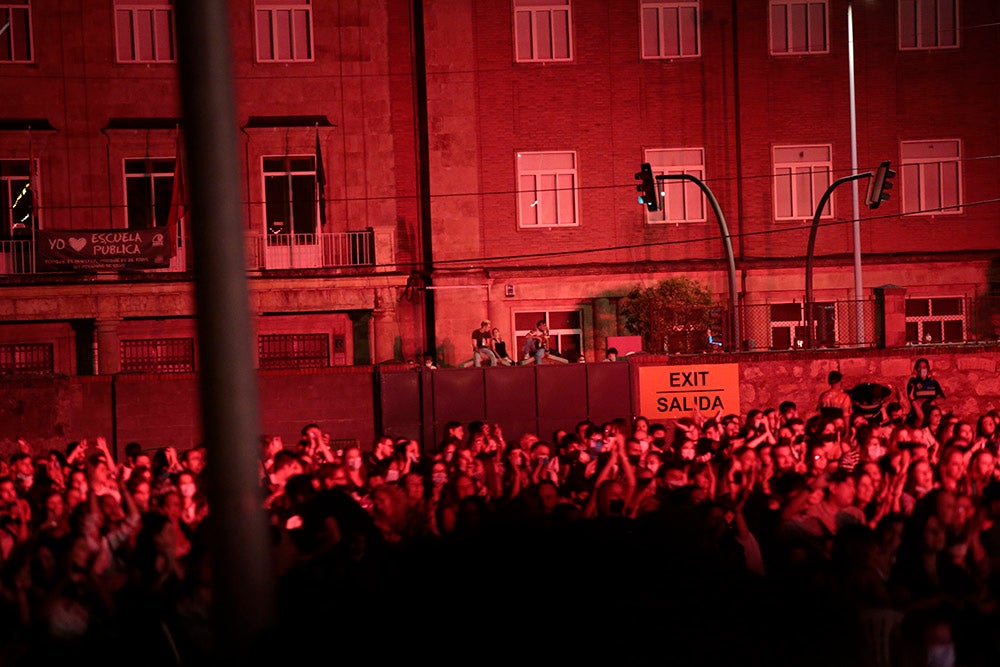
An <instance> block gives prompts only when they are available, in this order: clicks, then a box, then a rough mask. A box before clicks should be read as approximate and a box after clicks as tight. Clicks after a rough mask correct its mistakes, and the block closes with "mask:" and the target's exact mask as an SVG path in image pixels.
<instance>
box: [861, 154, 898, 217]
mask: <svg viewBox="0 0 1000 667" xmlns="http://www.w3.org/2000/svg"><path fill="white" fill-rule="evenodd" d="M889 164H890V163H889V160H886V161H885V162H883V163H882V164H880V165H879V166H878V169H877V170H875V175H874V176H873V177H872V180H870V181H869V182H868V196H867V197H866V199H865V201H866V203H867V204H868V206H869V207H870V208H878V207H879V205H880V204H881V203H882V202H884V201H887V200H888V199H889V190H892V179H893V178H895V177H896V172H894V171H893V170H892V169H890V168H889Z"/></svg>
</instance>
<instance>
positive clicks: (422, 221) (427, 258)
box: [412, 0, 437, 358]
mask: <svg viewBox="0 0 1000 667" xmlns="http://www.w3.org/2000/svg"><path fill="white" fill-rule="evenodd" d="M412 21H413V23H412V31H413V39H412V41H413V53H412V59H413V60H412V63H413V108H414V110H415V112H416V113H415V114H414V122H415V124H416V127H415V128H414V132H415V134H416V142H415V143H416V155H415V157H416V160H417V201H418V203H419V205H420V210H419V213H418V222H419V229H420V233H419V235H418V236H419V238H418V245H419V246H420V272H421V275H422V281H421V282H420V283H418V284H421V283H422V284H423V286H424V287H427V288H428V289H423V290H419V292H418V293H419V294H421V298H422V301H423V307H424V354H433V355H435V358H436V357H437V334H436V331H435V327H434V319H435V316H434V290H432V289H429V288H430V287H431V285H432V283H433V272H434V247H433V239H434V236H433V229H432V226H431V196H430V193H431V173H430V151H429V148H428V130H427V64H426V45H425V43H424V3H423V0H413V15H412Z"/></svg>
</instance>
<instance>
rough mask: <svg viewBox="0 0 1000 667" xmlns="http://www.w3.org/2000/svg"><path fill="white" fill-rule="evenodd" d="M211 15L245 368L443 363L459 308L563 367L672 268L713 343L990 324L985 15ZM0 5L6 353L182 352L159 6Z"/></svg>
mask: <svg viewBox="0 0 1000 667" xmlns="http://www.w3.org/2000/svg"><path fill="white" fill-rule="evenodd" d="M849 14H850V17H851V21H850V24H851V26H852V27H853V33H852V34H849V21H848V16H849ZM229 20H230V39H231V43H232V61H233V85H234V90H235V96H236V108H237V115H238V118H237V119H236V122H237V125H238V127H239V136H238V137H235V138H234V140H235V141H238V142H239V147H240V151H241V153H242V165H241V169H242V173H241V174H240V177H241V182H242V183H243V189H244V191H243V195H242V196H243V204H244V205H243V209H244V211H245V221H244V222H245V233H246V256H247V271H248V274H247V275H248V279H249V286H250V295H251V311H252V314H253V316H254V325H255V329H256V331H255V334H256V336H257V349H258V364H259V367H260V368H262V369H265V368H266V369H282V368H303V367H322V366H336V365H355V364H370V363H379V362H382V361H387V360H391V359H395V360H410V359H415V358H418V357H420V356H422V355H424V354H431V355H433V356H434V357H435V358H436V360H437V361H438V363H439V364H441V365H449V366H457V365H462V364H466V363H469V361H470V358H471V337H470V334H471V332H472V330H473V329H474V328H476V327H477V325H478V324H479V322H480V321H481V320H484V319H489V320H491V321H492V323H493V325H495V326H497V327H498V328H500V330H501V332H502V334H503V336H504V337H505V339H506V340H507V341H508V347H509V348H513V349H514V352H515V353H516V352H517V351H518V350H519V349H520V345H521V341H522V340H523V337H524V335H525V334H526V333H527V331H528V330H530V329H531V328H532V327H533V326H534V325H535V323H536V322H537V321H538V320H540V319H544V320H545V321H546V322H547V323H548V325H549V329H550V332H551V345H552V349H553V351H555V352H557V353H558V355H559V357H558V358H562V359H565V360H569V361H576V360H577V359H578V358H580V357H581V356H582V357H583V358H584V359H587V360H590V361H594V360H599V359H601V358H603V352H604V349H605V346H606V345H607V341H608V339H609V337H614V336H622V335H627V334H629V333H630V332H629V331H628V330H627V329H626V328H625V326H624V323H623V318H622V316H621V310H620V308H621V305H622V302H623V299H624V298H625V297H626V296H627V295H628V294H629V292H630V291H632V290H633V289H636V288H641V287H649V286H653V285H656V284H657V283H659V282H660V281H662V280H665V279H667V278H674V277H679V276H683V277H687V278H689V279H691V280H693V281H695V282H697V283H699V284H700V285H702V286H704V287H705V288H706V289H708V290H709V291H710V292H711V293H712V294H713V295H715V297H716V298H717V301H718V309H717V310H718V312H719V313H720V314H721V315H720V317H721V318H722V319H723V320H724V321H725V322H726V326H725V327H724V328H725V331H726V334H728V337H729V338H730V340H726V341H725V345H726V347H727V349H730V350H738V349H740V350H749V349H788V348H795V347H796V346H799V345H801V344H802V342H803V338H804V337H806V338H807V342H808V345H809V346H823V347H833V346H837V347H843V346H870V345H874V344H876V342H878V341H879V331H878V328H879V325H878V322H879V318H878V315H877V308H878V302H877V296H878V295H879V294H881V293H882V292H881V291H880V290H881V288H883V287H887V286H888V287H890V288H891V290H892V291H893V293H894V294H896V295H897V296H898V294H899V290H900V289H901V290H902V296H901V297H900V298H901V299H902V300H903V303H904V307H903V310H904V313H903V316H904V319H905V335H904V336H903V337H902V338H901V339H900V340H898V341H892V342H893V343H899V344H928V343H933V344H939V343H942V342H954V343H961V342H969V341H977V340H978V341H981V340H983V339H991V338H994V339H995V338H996V330H995V329H993V328H991V326H990V324H989V322H988V316H989V314H990V312H991V311H990V305H991V304H992V303H995V301H996V299H995V298H994V297H995V296H996V291H997V290H998V289H1000V287H998V285H997V282H998V280H1000V279H998V278H997V269H998V255H1000V253H998V248H1000V224H998V223H1000V204H998V201H997V200H998V195H1000V169H998V168H997V167H998V160H1000V158H998V156H1000V131H998V126H997V118H1000V98H998V96H997V95H996V94H995V90H996V89H997V85H998V84H1000V81H998V79H1000V75H998V74H997V71H996V68H995V67H993V66H992V65H987V63H993V62H996V60H997V57H998V56H1000V39H998V34H997V33H998V28H997V25H998V23H1000V9H998V8H997V6H996V5H995V3H976V2H971V1H963V0H880V1H875V2H864V3H861V2H858V3H849V2H848V1H847V0H809V1H805V0H753V1H750V2H739V3H735V2H723V1H715V0H693V1H692V0H687V1H674V0H621V1H619V0H615V1H611V0H509V1H508V0H503V1H496V2H484V1H482V0H371V1H368V0H330V1H324V2H317V1H313V0H297V1H294V2H289V1H285V2H280V3H279V2H273V1H272V0H235V1H233V2H230V3H229ZM0 21H5V22H6V24H7V26H8V28H7V30H6V31H4V32H3V34H2V35H0V81H2V82H3V84H4V86H5V89H6V90H7V91H10V92H9V94H8V96H7V99H6V100H5V105H4V107H3V109H2V111H0V171H2V173H0V178H2V185H3V188H2V195H0V196H2V197H3V201H2V202H0V203H2V204H3V211H4V216H5V217H4V219H3V225H2V230H0V296H2V298H0V372H3V373H14V374H19V373H29V374H30V373H38V374H46V373H62V374H69V375H88V374H108V373H120V372H159V373H163V372H175V371H176V372H187V371H197V370H198V367H197V363H198V362H197V353H198V350H197V338H196V335H195V327H194V320H195V317H196V313H195V305H194V299H193V284H194V283H193V281H194V275H193V272H192V268H193V267H192V256H191V243H190V236H191V226H192V225H198V224H199V221H198V220H196V219H193V217H192V216H191V215H190V214H189V213H188V212H187V210H186V207H185V201H186V199H185V196H184V192H185V188H184V187H183V186H184V178H183V173H184V159H183V149H182V148H181V147H182V145H183V139H184V132H183V119H182V118H181V113H180V89H179V81H178V73H177V62H176V61H177V49H178V48H183V41H182V40H179V39H178V34H180V35H183V30H182V29H181V28H182V26H177V25H176V17H175V15H174V12H173V4H172V2H170V1H169V0H147V1H145V2H142V3H139V2H134V1H124V0H106V1H104V2H88V3H74V4H70V3H57V2H46V1H42V0H33V1H32V0H8V1H7V2H4V3H0ZM43 36H44V38H43ZM849 44H852V45H853V58H851V57H850V55H851V54H850V49H849ZM852 97H853V100H854V105H853V109H854V113H853V114H852V104H851V101H852ZM178 156H181V159H178ZM884 161H889V162H890V164H891V169H892V170H893V171H894V172H895V174H894V176H893V177H892V178H891V179H890V182H891V183H892V189H890V190H887V192H888V193H889V198H888V199H887V200H885V201H883V202H881V203H880V205H879V206H878V207H877V208H870V207H869V206H868V205H867V204H866V198H867V196H868V192H867V190H868V186H869V183H870V182H871V181H872V178H870V177H868V176H867V174H869V173H875V172H876V171H877V169H878V167H879V165H880V164H881V163H882V162H884ZM642 163H649V164H650V166H651V168H652V170H653V172H654V173H655V174H656V175H657V176H658V177H660V178H658V180H657V185H658V188H657V189H658V191H659V193H660V194H659V196H658V197H657V199H658V201H657V205H656V207H655V208H656V210H655V211H651V210H648V208H647V207H646V206H643V205H642V204H640V203H639V202H637V200H636V196H637V190H636V186H637V185H638V181H637V180H636V178H635V176H636V172H638V171H639V167H640V164H642ZM854 174H865V176H861V177H858V178H856V179H854V180H849V179H848V180H849V182H848V181H847V180H845V182H843V183H842V184H840V185H837V182H838V181H839V180H840V179H847V177H850V176H852V175H854ZM855 186H856V187H857V194H856V195H855V192H854V188H855ZM830 188H833V189H832V190H831V189H830ZM827 195H828V196H827ZM817 209H818V210H817ZM201 224H206V221H201ZM810 248H811V249H812V250H811V251H810ZM810 288H811V289H810ZM859 288H860V289H859ZM806 300H808V301H809V302H810V304H811V307H810V308H808V309H807V308H806V307H805V301H806ZM807 311H808V312H812V313H813V316H812V317H811V318H809V317H806V313H807ZM984 322H985V323H984ZM804 332H808V335H806V333H804ZM697 335H698V336H701V332H697ZM664 341H665V348H666V347H667V339H666V338H664ZM882 342H884V337H883V340H882ZM695 347H696V348H697V346H695ZM649 351H651V352H671V353H673V352H677V351H678V350H676V349H662V350H661V349H653V350H649Z"/></svg>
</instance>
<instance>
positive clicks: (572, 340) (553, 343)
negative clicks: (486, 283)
mask: <svg viewBox="0 0 1000 667" xmlns="http://www.w3.org/2000/svg"><path fill="white" fill-rule="evenodd" d="M539 320H545V323H546V324H548V325H549V352H552V353H554V354H557V355H559V356H560V357H562V358H563V359H568V360H570V361H574V362H575V361H576V360H577V359H579V358H580V355H581V354H582V353H583V345H582V341H583V329H582V328H581V326H580V323H581V321H582V320H583V316H582V314H581V313H580V311H579V310H547V311H546V310H534V311H530V312H527V311H525V312H515V313H514V340H515V341H516V345H517V347H516V348H515V349H513V350H510V353H511V356H516V358H519V359H520V358H522V357H523V356H524V355H523V353H522V350H523V349H524V338H525V336H526V335H527V334H528V332H529V331H531V330H532V329H534V328H535V324H537V323H538V321H539Z"/></svg>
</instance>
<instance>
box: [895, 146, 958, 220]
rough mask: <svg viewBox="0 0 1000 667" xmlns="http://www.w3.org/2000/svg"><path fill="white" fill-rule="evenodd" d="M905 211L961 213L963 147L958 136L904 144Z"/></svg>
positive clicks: (902, 178)
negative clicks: (956, 137) (961, 161)
mask: <svg viewBox="0 0 1000 667" xmlns="http://www.w3.org/2000/svg"><path fill="white" fill-rule="evenodd" d="M899 153H900V158H901V159H900V162H901V168H900V181H901V183H902V206H901V209H902V212H903V213H920V212H921V211H927V212H929V213H961V212H962V208H961V182H962V172H961V164H960V162H959V160H960V157H961V146H960V145H959V142H958V140H957V139H951V140H943V141H903V142H901V143H900V149H899Z"/></svg>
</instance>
